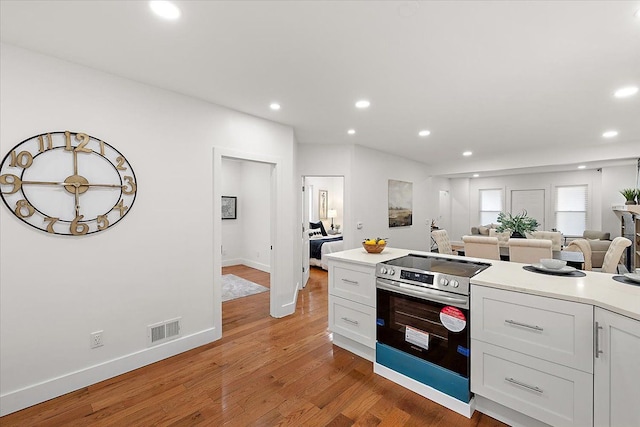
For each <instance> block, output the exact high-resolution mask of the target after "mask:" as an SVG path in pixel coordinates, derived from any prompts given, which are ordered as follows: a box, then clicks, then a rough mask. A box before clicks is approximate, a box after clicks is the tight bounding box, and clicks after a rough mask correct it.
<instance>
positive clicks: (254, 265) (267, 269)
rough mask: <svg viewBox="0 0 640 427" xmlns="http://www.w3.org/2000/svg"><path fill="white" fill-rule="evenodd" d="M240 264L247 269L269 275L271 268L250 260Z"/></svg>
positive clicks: (244, 260)
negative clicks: (253, 269)
mask: <svg viewBox="0 0 640 427" xmlns="http://www.w3.org/2000/svg"><path fill="white" fill-rule="evenodd" d="M240 264H244V265H246V266H247V267H251V268H255V269H256V270H260V271H264V272H265V273H271V266H269V265H267V264H261V263H259V262H255V261H251V260H250V259H243V260H242V262H241V263H240Z"/></svg>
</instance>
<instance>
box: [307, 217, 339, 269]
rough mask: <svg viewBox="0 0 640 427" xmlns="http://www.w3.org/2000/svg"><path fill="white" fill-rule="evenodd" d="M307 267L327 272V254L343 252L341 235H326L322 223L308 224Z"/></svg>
mask: <svg viewBox="0 0 640 427" xmlns="http://www.w3.org/2000/svg"><path fill="white" fill-rule="evenodd" d="M310 227H311V228H310V229H309V265H311V266H314V267H320V268H322V269H323V270H329V265H328V261H327V257H326V255H327V254H332V253H334V252H340V251H343V250H344V242H343V240H342V235H327V232H326V231H325V229H324V226H323V225H322V222H317V223H310Z"/></svg>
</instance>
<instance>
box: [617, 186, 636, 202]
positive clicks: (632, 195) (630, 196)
mask: <svg viewBox="0 0 640 427" xmlns="http://www.w3.org/2000/svg"><path fill="white" fill-rule="evenodd" d="M638 192H639V191H638V189H637V188H624V189H622V190H620V194H622V195H623V196H624V198H625V199H626V200H627V201H626V202H625V205H635V204H636V197H638Z"/></svg>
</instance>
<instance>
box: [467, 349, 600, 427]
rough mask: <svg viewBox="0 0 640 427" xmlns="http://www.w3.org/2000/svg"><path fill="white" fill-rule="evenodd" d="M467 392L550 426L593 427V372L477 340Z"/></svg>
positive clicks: (472, 352)
mask: <svg viewBox="0 0 640 427" xmlns="http://www.w3.org/2000/svg"><path fill="white" fill-rule="evenodd" d="M471 391H473V392H474V393H476V394H478V395H481V396H484V397H486V398H488V399H491V400H493V401H495V402H498V403H500V404H502V405H505V406H507V407H509V408H511V409H514V410H516V411H518V412H521V413H523V414H525V415H528V416H530V417H533V418H535V419H538V420H540V421H542V422H545V423H548V424H551V425H553V426H580V427H583V426H591V425H593V375H591V374H588V373H586V372H582V371H578V370H576V369H571V368H567V367H566V366H562V365H558V364H555V363H551V362H547V361H544V360H540V359H537V358H534V357H529V356H526V355H524V354H521V353H518V352H515V351H511V350H507V349H505V348H502V347H497V346H494V345H491V344H487V343H484V342H482V341H477V340H472V341H471Z"/></svg>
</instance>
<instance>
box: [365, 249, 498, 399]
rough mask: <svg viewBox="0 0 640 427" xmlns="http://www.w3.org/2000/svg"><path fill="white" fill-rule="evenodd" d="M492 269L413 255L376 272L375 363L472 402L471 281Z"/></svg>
mask: <svg viewBox="0 0 640 427" xmlns="http://www.w3.org/2000/svg"><path fill="white" fill-rule="evenodd" d="M489 266H490V264H486V263H479V262H473V261H466V260H462V259H455V258H442V257H436V256H429V255H416V254H409V255H407V256H404V257H401V258H397V259H394V260H390V261H387V262H383V263H380V264H378V265H377V266H376V288H377V289H376V293H377V296H376V299H377V308H376V320H377V330H376V338H377V344H376V362H377V363H379V364H380V365H383V366H386V367H387V368H389V369H392V370H394V371H397V372H399V373H401V374H403V375H405V376H408V377H409V378H412V379H414V380H416V381H419V382H421V383H423V384H426V385H428V386H430V387H432V388H435V389H436V390H439V391H441V392H442V393H445V394H448V395H449V396H452V397H454V398H456V399H458V400H461V401H463V402H469V400H470V399H471V392H470V390H469V369H470V358H469V356H470V349H469V346H470V334H469V330H470V328H469V319H470V318H469V289H470V286H469V281H470V279H471V277H473V276H475V275H476V274H478V273H480V272H481V271H483V270H484V269H486V268H488V267H489Z"/></svg>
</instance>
